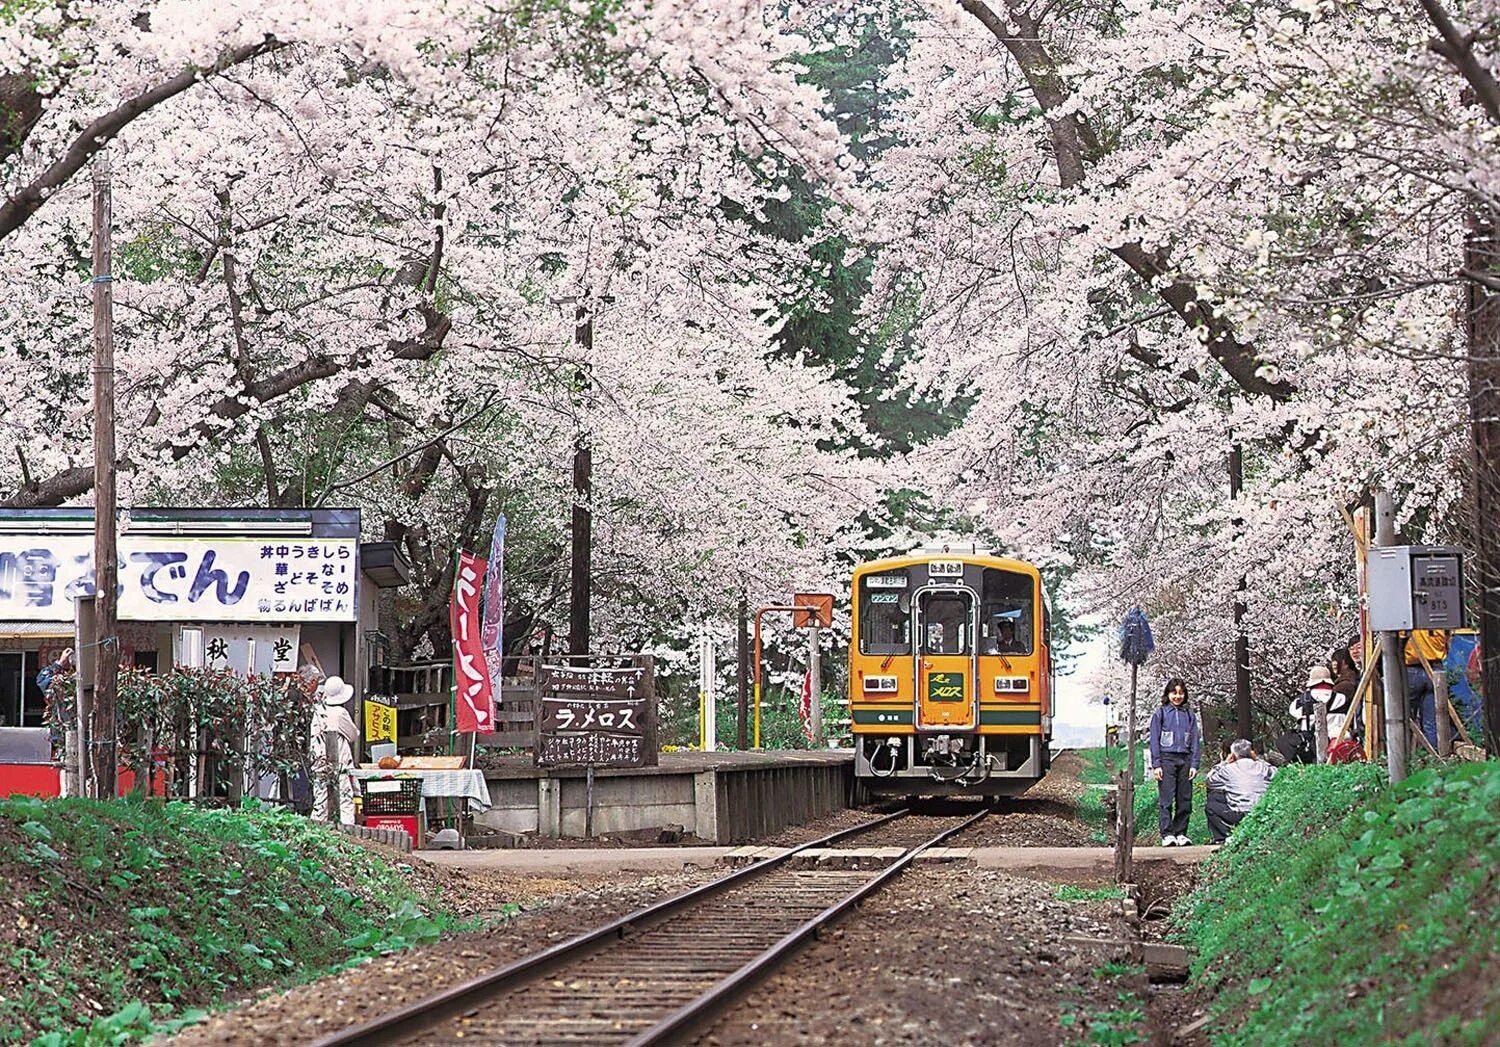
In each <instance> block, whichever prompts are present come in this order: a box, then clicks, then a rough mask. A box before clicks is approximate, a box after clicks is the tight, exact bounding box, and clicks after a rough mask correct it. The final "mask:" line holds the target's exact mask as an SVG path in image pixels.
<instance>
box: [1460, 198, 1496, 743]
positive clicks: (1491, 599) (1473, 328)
mask: <svg viewBox="0 0 1500 1047" xmlns="http://www.w3.org/2000/svg"><path fill="white" fill-rule="evenodd" d="M1465 253H1466V255H1467V258H1466V259H1465V263H1466V268H1468V269H1469V270H1470V271H1471V272H1476V273H1496V272H1500V264H1497V263H1500V258H1497V244H1496V238H1495V229H1494V224H1493V222H1492V221H1486V222H1484V223H1482V224H1481V223H1478V222H1476V223H1475V228H1474V230H1473V232H1472V233H1471V234H1470V236H1469V239H1468V242H1467V244H1466V246H1465ZM1468 314H1469V376H1468V377H1469V425H1470V427H1471V430H1472V441H1473V459H1472V473H1471V475H1470V478H1469V510H1470V513H1471V516H1470V520H1471V527H1470V542H1471V543H1472V546H1473V556H1472V558H1471V570H1472V573H1473V578H1474V582H1475V585H1474V592H1475V594H1476V596H1477V597H1478V601H1477V605H1476V606H1477V610H1478V614H1477V616H1476V618H1477V620H1476V622H1475V625H1477V626H1478V628H1479V646H1480V666H1481V676H1482V688H1483V691H1484V738H1485V748H1487V749H1488V750H1489V751H1490V753H1491V754H1495V753H1500V524H1497V521H1500V295H1496V294H1494V293H1492V292H1490V291H1489V290H1488V289H1486V288H1485V287H1484V286H1483V285H1481V284H1480V283H1479V282H1478V281H1475V280H1470V281H1469V287H1468Z"/></svg>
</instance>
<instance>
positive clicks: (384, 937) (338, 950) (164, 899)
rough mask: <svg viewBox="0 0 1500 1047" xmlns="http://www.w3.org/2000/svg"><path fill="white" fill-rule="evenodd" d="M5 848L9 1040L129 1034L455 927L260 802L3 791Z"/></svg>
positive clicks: (365, 863)
mask: <svg viewBox="0 0 1500 1047" xmlns="http://www.w3.org/2000/svg"><path fill="white" fill-rule="evenodd" d="M0 848H3V849H0V855H3V857H0V862H3V863H4V865H5V870H4V873H5V875H4V878H3V881H0V883H3V888H0V891H3V895H0V902H3V903H8V904H6V909H7V911H8V912H9V913H10V914H11V915H10V916H8V918H9V919H14V920H15V921H16V927H17V931H16V941H15V942H14V944H13V945H12V947H11V948H10V950H9V954H8V957H7V959H8V966H7V967H6V968H3V969H0V1040H5V1041H7V1042H12V1041H15V1040H18V1039H29V1038H31V1037H36V1036H49V1037H50V1038H49V1039H48V1040H47V1041H46V1042H49V1043H57V1044H61V1043H74V1042H77V1043H85V1042H87V1043H95V1042H100V1043H107V1042H125V1040H127V1039H129V1038H130V1037H131V1036H134V1035H137V1034H144V1033H146V1032H149V1031H151V1030H152V1029H153V1028H156V1027H159V1026H160V1023H161V1021H162V1020H163V1019H165V1018H166V1017H167V1016H168V1015H170V1014H173V1013H180V1012H182V1011H183V1009H185V1008H190V1007H195V1006H199V1005H204V1004H211V1003H214V1002H216V1001H218V1000H220V999H222V998H223V997H224V996H226V995H227V994H229V993H232V992H235V993H237V992H243V991H244V990H246V989H248V988H252V987H258V986H262V985H267V984H275V983H286V982H290V981H295V980H299V979H302V978H306V977H308V976H309V975H310V974H312V973H316V972H320V971H324V970H327V969H329V968H332V967H337V966H340V965H344V964H348V963H350V962H355V961H357V960H359V959H361V958H363V957H365V956H369V955H374V954H377V953H380V952H385V951H389V950H391V949H395V948H401V947H404V946H406V945H409V944H413V943H416V942H420V941H425V940H430V939H431V938H433V937H435V936H436V935H438V934H440V933H442V931H443V930H445V929H447V928H449V927H451V926H453V924H452V922H451V921H450V920H449V919H448V917H446V916H445V915H443V914H442V913H441V912H439V911H438V910H437V909H436V907H435V906H434V905H432V904H430V903H429V902H428V901H427V900H426V899H423V898H420V897H418V896H417V895H415V894H414V893H413V892H412V890H411V888H410V887H409V886H408V885H407V883H406V881H405V879H404V878H403V877H402V875H401V874H400V872H399V871H398V870H396V869H394V868H392V867H391V866H390V865H388V864H387V863H386V862H385V861H384V860H383V859H382V858H381V857H380V856H379V855H378V854H377V853H376V852H374V851H372V850H370V849H368V848H366V847H363V846H361V845H359V844H357V843H355V842H354V841H352V840H351V839H349V838H348V837H346V836H344V835H342V834H341V833H338V832H335V831H333V830H330V829H329V828H327V827H325V826H323V825H320V824H318V823H314V822H310V821H308V820H306V819H304V818H301V817H298V816H296V815H294V814H291V813H288V812H285V811H282V810H280V809H277V808H270V807H264V806H261V805H258V804H251V805H249V806H247V807H246V808H245V809H244V810H239V811H232V810H225V809H217V810H214V809H206V808H199V807H196V806H192V805H190V804H186V803H180V802H167V803H163V802H161V801H158V800H142V799H125V800H118V801H114V802H101V801H96V800H84V799H67V800H53V801H41V800H36V799H32V798H28V797H13V798H10V799H6V800H0ZM95 1016H105V1017H98V1018H97V1019H96V1020H93V1019H95ZM91 1020H93V1026H96V1027H97V1028H93V1029H92V1031H90V1028H91V1027H90V1026H89V1025H88V1024H87V1023H89V1022H90V1021H91ZM80 1022H82V1023H85V1025H84V1026H83V1027H80V1026H79V1024H78V1023H80ZM80 1037H81V1038H80Z"/></svg>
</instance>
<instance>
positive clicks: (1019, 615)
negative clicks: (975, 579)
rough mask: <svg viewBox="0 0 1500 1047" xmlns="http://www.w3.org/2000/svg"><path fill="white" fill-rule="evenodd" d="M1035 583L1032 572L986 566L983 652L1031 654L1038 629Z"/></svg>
mask: <svg viewBox="0 0 1500 1047" xmlns="http://www.w3.org/2000/svg"><path fill="white" fill-rule="evenodd" d="M1035 590H1036V583H1035V581H1034V580H1033V579H1032V577H1031V576H1030V575H1027V574H1017V573H1015V572H1013V571H1002V570H999V569H998V568H995V567H986V568H985V569H984V581H983V593H982V597H981V603H980V613H979V629H980V642H979V653H980V654H1030V653H1031V651H1032V648H1033V644H1034V640H1035V636H1034V634H1035V631H1036V626H1035V622H1036V615H1035V611H1036V594H1035Z"/></svg>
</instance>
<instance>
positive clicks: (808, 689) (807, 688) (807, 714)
mask: <svg viewBox="0 0 1500 1047" xmlns="http://www.w3.org/2000/svg"><path fill="white" fill-rule="evenodd" d="M812 703H813V678H812V670H811V669H809V670H807V672H805V673H803V675H802V700H801V702H799V703H798V709H797V712H798V713H799V714H800V715H801V717H802V733H803V734H805V735H807V740H808V741H812V740H813V729H812Z"/></svg>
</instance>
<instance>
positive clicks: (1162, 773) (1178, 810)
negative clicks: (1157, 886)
mask: <svg viewBox="0 0 1500 1047" xmlns="http://www.w3.org/2000/svg"><path fill="white" fill-rule="evenodd" d="M1147 737H1148V739H1149V745H1150V749H1151V776H1152V777H1153V778H1155V779H1156V790H1157V800H1158V802H1159V806H1160V820H1161V845H1162V846H1163V847H1186V846H1187V845H1188V842H1189V841H1188V838H1187V825H1188V815H1189V814H1191V813H1192V811H1193V777H1194V776H1195V775H1196V774H1197V773H1198V751H1199V748H1200V745H1201V742H1202V739H1201V738H1200V737H1199V732H1198V718H1197V717H1196V716H1194V715H1193V710H1191V709H1189V708H1188V692H1187V684H1185V683H1183V682H1182V681H1181V680H1176V679H1173V680H1168V681H1167V686H1166V689H1165V690H1164V691H1163V692H1162V696H1161V708H1159V709H1157V710H1156V712H1154V713H1152V714H1151V726H1150V728H1149V733H1148V735H1147Z"/></svg>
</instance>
